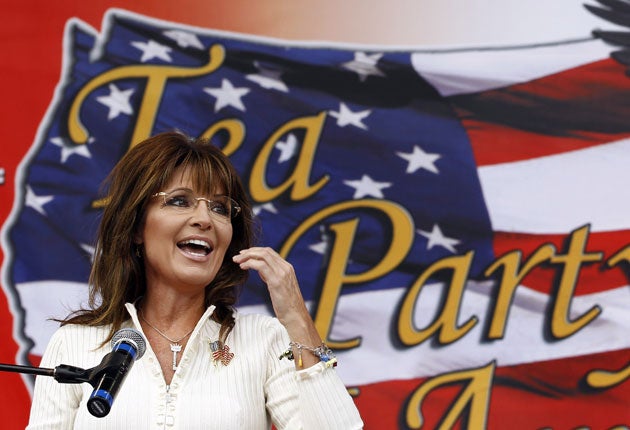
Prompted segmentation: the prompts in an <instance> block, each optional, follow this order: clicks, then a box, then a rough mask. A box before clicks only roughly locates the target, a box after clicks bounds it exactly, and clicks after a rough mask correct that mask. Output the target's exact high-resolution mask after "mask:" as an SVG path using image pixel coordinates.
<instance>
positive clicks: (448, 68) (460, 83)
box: [411, 40, 612, 96]
mask: <svg viewBox="0 0 630 430" xmlns="http://www.w3.org/2000/svg"><path fill="white" fill-rule="evenodd" d="M611 50H612V49H611V46H610V45H606V44H605V43H603V42H601V41H599V40H589V41H584V42H579V43H567V44H563V45H553V46H542V47H532V48H522V49H509V50H508V49H505V50H492V51H490V50H489V51H483V50H472V49H471V50H467V51H455V52H439V51H438V52H432V53H415V54H412V56H411V62H412V65H413V67H414V69H415V70H416V71H417V72H418V73H419V74H420V76H422V77H423V78H424V79H426V80H427V81H429V83H430V84H431V85H433V86H434V87H435V88H436V89H437V90H438V92H439V93H440V94H441V95H443V96H451V95H457V94H468V93H475V92H479V91H486V90H491V89H496V88H502V87H506V86H508V85H513V84H518V83H522V82H527V81H530V80H533V79H537V78H541V77H543V76H548V75H551V74H554V73H557V72H561V71H563V70H567V69H570V68H573V67H578V66H581V65H584V64H588V63H592V62H594V61H598V60H601V59H604V58H607V57H608V56H609V55H610V52H611Z"/></svg>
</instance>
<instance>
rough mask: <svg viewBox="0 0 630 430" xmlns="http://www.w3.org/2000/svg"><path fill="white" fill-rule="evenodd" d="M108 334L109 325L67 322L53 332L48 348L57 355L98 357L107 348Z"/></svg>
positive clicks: (85, 357)
mask: <svg viewBox="0 0 630 430" xmlns="http://www.w3.org/2000/svg"><path fill="white" fill-rule="evenodd" d="M108 334H109V326H100V327H91V326H86V325H79V324H66V325H63V326H61V327H59V328H58V329H57V330H56V331H55V332H54V333H53V335H52V337H51V338H50V341H49V343H48V346H47V350H48V351H49V352H50V353H53V352H54V353H55V354H56V355H62V356H65V357H72V358H74V359H76V360H79V361H83V360H91V359H96V357H100V355H102V352H103V350H104V349H105V348H107V346H106V345H103V342H104V341H105V339H107V336H108ZM55 351H56V352H55Z"/></svg>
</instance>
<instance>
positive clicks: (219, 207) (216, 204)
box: [211, 202, 230, 216]
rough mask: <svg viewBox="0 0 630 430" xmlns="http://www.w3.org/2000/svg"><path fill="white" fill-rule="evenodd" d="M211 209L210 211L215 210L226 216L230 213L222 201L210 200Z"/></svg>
mask: <svg viewBox="0 0 630 430" xmlns="http://www.w3.org/2000/svg"><path fill="white" fill-rule="evenodd" d="M211 210H212V212H215V213H217V214H219V215H224V216H228V215H229V214H230V211H229V209H228V208H227V206H226V205H224V204H223V203H219V202H212V208H211Z"/></svg>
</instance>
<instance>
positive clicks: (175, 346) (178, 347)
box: [171, 343, 182, 370]
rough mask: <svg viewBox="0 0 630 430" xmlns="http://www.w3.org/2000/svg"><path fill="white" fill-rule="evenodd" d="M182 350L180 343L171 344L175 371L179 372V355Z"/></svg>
mask: <svg viewBox="0 0 630 430" xmlns="http://www.w3.org/2000/svg"><path fill="white" fill-rule="evenodd" d="M181 350H182V346H181V345H180V344H179V343H171V351H173V370H177V353H178V352H180V351H181Z"/></svg>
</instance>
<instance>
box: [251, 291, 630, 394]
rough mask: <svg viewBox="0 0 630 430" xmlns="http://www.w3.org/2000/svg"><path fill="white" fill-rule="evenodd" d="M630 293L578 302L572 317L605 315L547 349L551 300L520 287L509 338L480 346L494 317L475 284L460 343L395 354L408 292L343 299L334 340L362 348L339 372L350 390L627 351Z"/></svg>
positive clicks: (434, 297)
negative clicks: (355, 341)
mask: <svg viewBox="0 0 630 430" xmlns="http://www.w3.org/2000/svg"><path fill="white" fill-rule="evenodd" d="M627 288H628V287H627V286H624V287H621V288H617V289H614V290H610V291H607V292H604V293H597V294H591V295H587V296H579V297H576V298H574V299H573V302H572V306H571V309H572V312H573V315H572V318H576V317H578V316H579V315H581V314H582V313H583V312H586V311H587V310H588V309H590V308H591V307H592V306H594V305H599V306H600V307H601V308H602V314H600V315H599V316H598V318H596V319H595V320H594V321H592V322H591V323H590V324H589V325H587V326H586V327H585V328H584V329H583V330H581V331H579V332H577V333H576V334H574V335H573V336H570V337H569V338H567V339H564V340H560V341H557V342H553V343H550V342H548V341H547V340H546V339H545V338H544V337H543V326H544V323H545V320H544V315H545V310H546V308H547V306H548V304H549V300H550V299H549V296H547V295H545V294H541V293H538V292H536V291H533V290H531V289H528V288H526V287H522V286H521V287H519V288H517V293H516V297H515V299H514V302H513V303H512V306H511V309H510V312H509V316H508V323H507V329H506V334H505V337H504V339H500V340H496V341H494V342H490V343H481V342H480V339H481V338H482V334H483V333H482V330H483V327H484V324H485V323H486V321H485V320H486V318H487V317H488V315H491V309H489V308H488V306H489V302H490V300H489V292H490V291H491V286H490V285H489V283H485V284H473V283H470V284H469V285H468V288H467V289H466V292H465V294H464V299H463V301H462V308H461V313H460V321H459V323H460V324H461V323H464V322H465V321H466V320H467V319H468V318H470V317H471V316H473V315H474V316H477V317H478V318H479V322H478V323H477V325H476V326H475V327H474V328H473V329H472V330H471V331H470V332H469V333H468V334H466V335H465V336H464V337H463V338H461V339H460V340H458V341H457V342H455V343H453V344H451V345H448V346H444V347H437V348H436V347H433V346H431V345H430V344H431V340H428V341H425V342H424V343H422V344H420V345H417V346H413V347H401V348H396V347H394V345H393V344H392V340H391V335H392V332H393V329H392V328H394V330H395V327H396V325H397V319H396V318H397V315H394V313H395V309H397V308H398V305H399V303H400V300H401V297H402V296H403V294H404V292H405V289H403V288H398V289H393V290H381V291H373V292H368V293H360V294H348V295H344V296H343V297H342V298H341V300H340V301H339V304H338V307H337V313H336V315H337V316H336V319H335V323H334V327H333V330H332V333H331V336H330V337H331V338H332V339H335V340H344V339H350V338H354V337H357V336H360V337H361V338H362V341H361V345H360V347H358V348H355V349H353V350H348V351H337V356H338V357H339V366H338V367H337V371H338V372H339V373H340V376H341V378H342V379H343V381H344V383H345V384H346V385H349V386H354V385H363V384H369V383H375V382H382V381H389V380H396V379H414V378H421V377H427V376H431V375H436V374H439V373H443V372H449V371H453V370H458V369H467V368H471V367H476V366H481V365H485V364H488V363H489V362H490V361H492V360H495V359H496V360H497V365H498V366H507V365H516V364H521V363H531V362H538V361H544V360H551V359H558V358H566V357H572V356H575V355H586V354H592V353H598V352H604V351H613V350H617V349H622V348H628V347H630V337H629V336H628V335H627V333H628V331H629V330H630V313H629V312H627V309H629V308H630V295H629V294H628V291H627ZM441 292H442V287H441V286H440V285H426V286H425V287H424V289H423V290H422V293H421V294H420V298H419V300H418V302H417V306H416V311H415V312H416V316H417V320H416V327H418V328H423V327H426V326H428V325H429V323H430V320H431V319H432V318H433V316H434V314H435V312H436V309H438V305H439V302H440V295H441ZM241 311H242V312H245V313H247V312H262V313H266V311H265V308H264V307H262V306H250V307H244V308H241Z"/></svg>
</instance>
